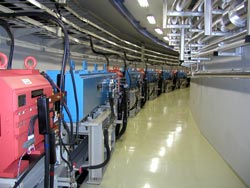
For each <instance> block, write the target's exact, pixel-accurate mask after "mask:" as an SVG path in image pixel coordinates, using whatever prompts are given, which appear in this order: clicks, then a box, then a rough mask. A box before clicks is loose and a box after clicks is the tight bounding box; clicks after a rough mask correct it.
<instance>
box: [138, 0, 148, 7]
mask: <svg viewBox="0 0 250 188" xmlns="http://www.w3.org/2000/svg"><path fill="white" fill-rule="evenodd" d="M138 3H139V5H140V6H141V7H148V0H138Z"/></svg>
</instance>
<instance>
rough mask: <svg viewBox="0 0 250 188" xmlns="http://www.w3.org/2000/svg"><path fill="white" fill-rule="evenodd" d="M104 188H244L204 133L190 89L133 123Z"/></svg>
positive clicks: (165, 98) (156, 103)
mask: <svg viewBox="0 0 250 188" xmlns="http://www.w3.org/2000/svg"><path fill="white" fill-rule="evenodd" d="M82 187H87V188H88V187H100V188H243V187H245V186H244V184H243V183H242V182H241V180H240V179H239V178H238V177H237V176H236V175H235V174H234V172H233V171H232V170H231V168H230V167H229V166H228V165H227V164H226V163H225V161H224V160H223V159H222V158H221V157H220V155H219V154H218V153H217V152H216V151H215V150H214V149H213V148H212V146H211V145H210V144H209V143H208V142H207V140H206V139H205V138H204V137H203V136H202V135H201V133H200V132H199V130H198V128H197V125H196V123H195V121H194V119H193V117H192V114H191V112H190V109H189V89H181V90H177V91H174V92H170V93H166V94H163V95H162V96H160V97H158V98H157V99H155V100H153V101H149V102H148V103H147V104H146V106H145V107H144V108H143V109H142V110H141V111H140V112H139V114H137V116H136V117H135V118H131V119H129V122H128V128H127V132H126V134H125V135H124V136H123V137H122V138H121V140H120V141H118V142H117V143H116V148H115V151H114V153H113V155H112V158H111V160H110V163H109V164H108V167H107V169H106V172H105V174H104V178H103V181H102V184H101V185H99V186H91V185H86V184H85V185H82Z"/></svg>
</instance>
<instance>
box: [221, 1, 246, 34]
mask: <svg viewBox="0 0 250 188" xmlns="http://www.w3.org/2000/svg"><path fill="white" fill-rule="evenodd" d="M246 18H247V1H246V0H244V1H239V0H236V1H234V2H233V3H232V5H231V6H230V8H229V10H228V11H227V12H226V13H224V14H223V15H222V18H221V22H220V25H219V27H220V30H221V31H224V32H225V31H228V30H233V29H235V27H245V26H246V20H247V19H246Z"/></svg>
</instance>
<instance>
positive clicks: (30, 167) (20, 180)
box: [13, 155, 43, 188]
mask: <svg viewBox="0 0 250 188" xmlns="http://www.w3.org/2000/svg"><path fill="white" fill-rule="evenodd" d="M42 157H43V155H40V156H39V158H38V159H37V161H36V162H34V163H32V164H30V166H29V168H28V169H27V170H26V171H25V172H24V173H23V174H22V176H21V177H20V178H19V179H18V180H17V181H16V182H15V185H14V186H13V188H17V187H18V186H19V185H20V183H21V182H22V181H23V179H24V178H25V177H26V176H27V175H28V174H29V172H30V171H31V170H32V169H33V168H34V166H35V165H36V164H37V163H38V161H40V159H41V158H42Z"/></svg>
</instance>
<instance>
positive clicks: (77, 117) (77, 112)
mask: <svg viewBox="0 0 250 188" xmlns="http://www.w3.org/2000/svg"><path fill="white" fill-rule="evenodd" d="M69 72H70V76H71V80H72V85H73V90H74V99H75V103H76V136H75V142H78V134H79V104H78V97H77V91H76V82H75V77H74V71H73V67H72V66H70V69H69ZM72 134H73V130H72ZM72 137H73V136H72Z"/></svg>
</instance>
